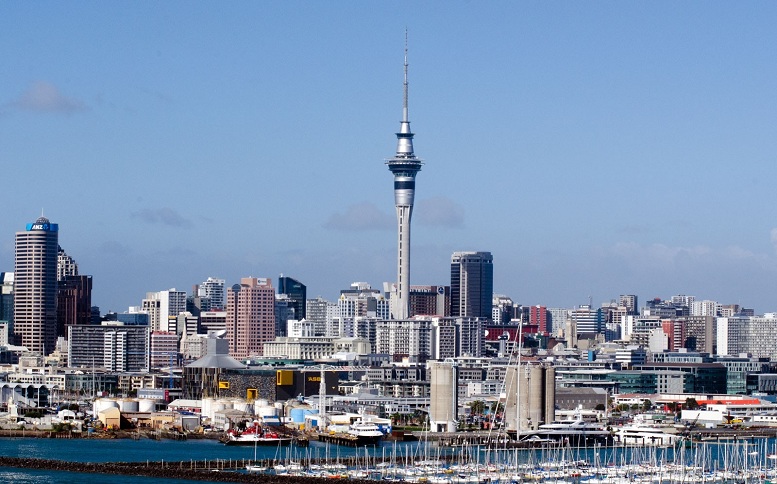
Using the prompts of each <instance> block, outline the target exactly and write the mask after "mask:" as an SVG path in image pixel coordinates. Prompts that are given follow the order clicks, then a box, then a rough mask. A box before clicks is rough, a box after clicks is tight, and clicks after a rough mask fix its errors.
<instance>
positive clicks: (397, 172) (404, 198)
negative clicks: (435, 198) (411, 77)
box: [386, 33, 423, 319]
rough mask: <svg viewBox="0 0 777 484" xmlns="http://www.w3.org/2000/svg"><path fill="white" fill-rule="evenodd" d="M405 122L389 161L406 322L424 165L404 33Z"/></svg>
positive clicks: (396, 303)
mask: <svg viewBox="0 0 777 484" xmlns="http://www.w3.org/2000/svg"><path fill="white" fill-rule="evenodd" d="M402 101H403V102H402V122H401V123H400V126H399V133H397V154H396V155H395V156H394V157H393V158H390V159H388V160H387V161H386V164H387V165H388V168H389V170H391V173H393V174H394V205H395V206H396V208H397V282H396V288H395V289H394V292H393V293H392V295H391V312H392V317H394V318H395V319H407V315H408V301H409V299H410V217H411V216H412V215H413V199H414V198H415V175H416V173H418V171H419V170H420V169H421V165H423V162H422V161H421V160H420V159H419V158H416V156H415V153H413V133H412V132H411V131H410V120H409V118H408V109H407V33H405V82H404V96H403V100H402Z"/></svg>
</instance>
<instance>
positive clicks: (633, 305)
mask: <svg viewBox="0 0 777 484" xmlns="http://www.w3.org/2000/svg"><path fill="white" fill-rule="evenodd" d="M618 306H622V307H625V308H626V311H627V312H628V314H630V315H632V316H635V315H637V314H639V303H638V302H637V296H636V295H634V294H621V295H620V298H619V300H618Z"/></svg>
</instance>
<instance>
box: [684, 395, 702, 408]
mask: <svg viewBox="0 0 777 484" xmlns="http://www.w3.org/2000/svg"><path fill="white" fill-rule="evenodd" d="M685 408H687V409H688V410H698V409H699V402H697V401H696V399H695V398H692V397H688V398H686V399H685Z"/></svg>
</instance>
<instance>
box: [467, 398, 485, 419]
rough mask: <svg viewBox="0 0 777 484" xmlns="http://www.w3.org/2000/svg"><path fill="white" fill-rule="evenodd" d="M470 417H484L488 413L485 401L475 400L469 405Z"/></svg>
mask: <svg viewBox="0 0 777 484" xmlns="http://www.w3.org/2000/svg"><path fill="white" fill-rule="evenodd" d="M469 410H470V415H473V416H474V415H483V412H485V411H486V402H484V401H483V400H474V401H472V402H470V403H469Z"/></svg>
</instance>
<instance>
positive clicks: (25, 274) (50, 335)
mask: <svg viewBox="0 0 777 484" xmlns="http://www.w3.org/2000/svg"><path fill="white" fill-rule="evenodd" d="M58 236H59V225H57V224H53V223H51V222H49V219H47V218H45V217H40V218H39V219H38V220H36V221H35V222H33V223H31V224H27V230H25V231H24V232H16V260H15V264H14V266H15V267H14V316H13V319H14V325H13V330H14V334H15V335H16V339H17V342H18V343H19V344H21V345H22V346H25V347H27V349H28V350H30V351H31V352H33V353H37V354H39V355H42V356H46V355H48V354H49V353H51V352H52V351H54V345H55V343H56V341H57V255H58V252H59V237H58Z"/></svg>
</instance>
